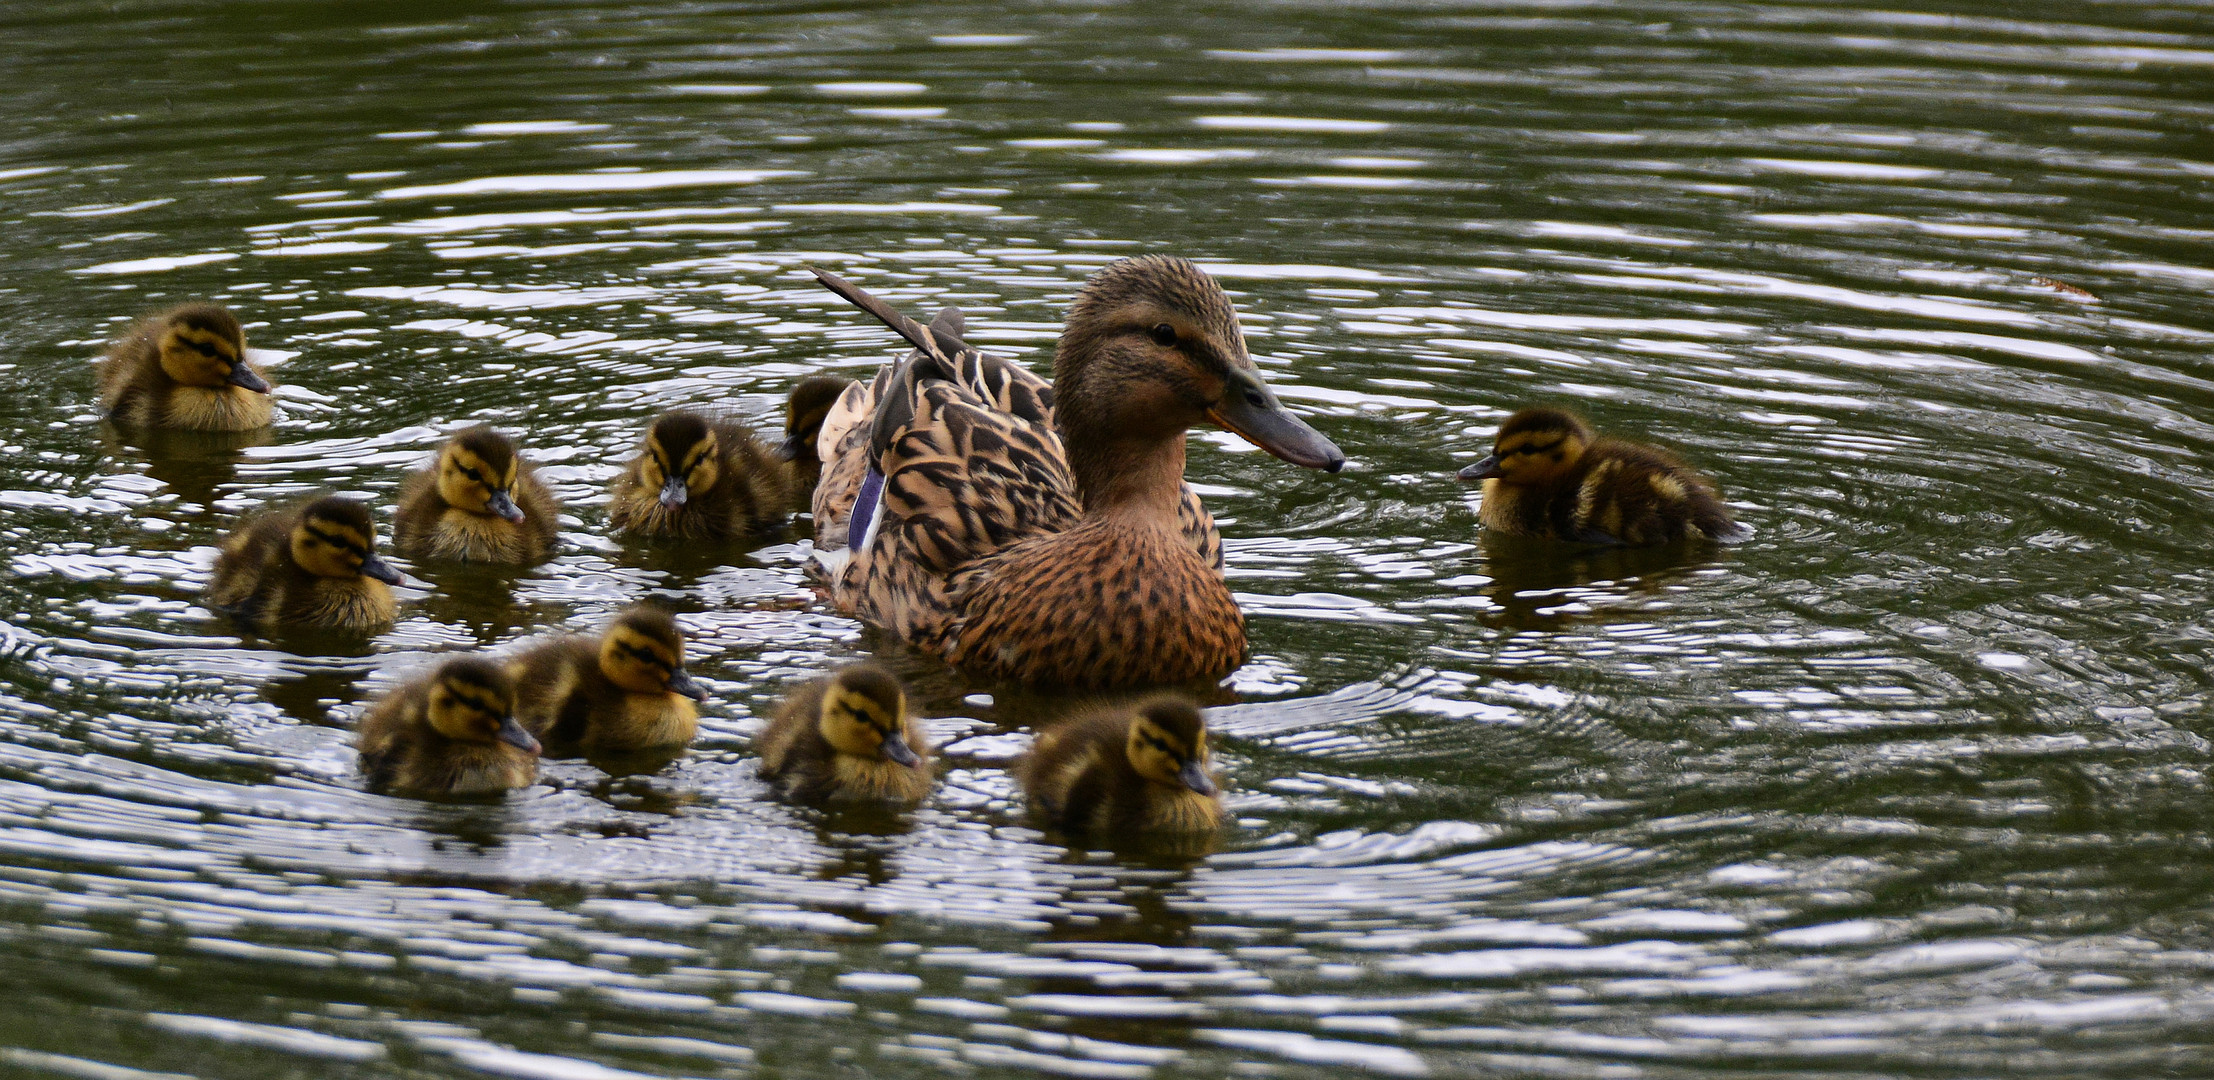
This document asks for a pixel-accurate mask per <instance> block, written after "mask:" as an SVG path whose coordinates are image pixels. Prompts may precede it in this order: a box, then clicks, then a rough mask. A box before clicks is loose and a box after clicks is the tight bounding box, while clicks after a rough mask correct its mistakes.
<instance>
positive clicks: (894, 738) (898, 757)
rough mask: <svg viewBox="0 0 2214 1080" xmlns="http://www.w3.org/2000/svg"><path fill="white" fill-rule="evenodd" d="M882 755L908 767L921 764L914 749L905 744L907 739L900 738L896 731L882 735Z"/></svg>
mask: <svg viewBox="0 0 2214 1080" xmlns="http://www.w3.org/2000/svg"><path fill="white" fill-rule="evenodd" d="M884 756H885V757H886V758H887V759H889V760H891V761H893V762H895V763H897V764H900V765H906V766H908V767H910V768H912V767H914V766H916V765H920V764H922V758H920V757H917V756H915V751H914V749H913V748H912V747H909V746H908V745H907V740H906V739H903V738H901V737H900V734H899V732H897V731H894V732H891V733H889V734H887V735H885V736H884Z"/></svg>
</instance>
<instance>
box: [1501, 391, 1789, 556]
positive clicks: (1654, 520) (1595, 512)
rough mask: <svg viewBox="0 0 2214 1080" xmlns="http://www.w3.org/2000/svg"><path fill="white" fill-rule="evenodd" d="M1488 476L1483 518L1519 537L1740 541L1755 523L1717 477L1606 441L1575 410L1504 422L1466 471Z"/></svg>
mask: <svg viewBox="0 0 2214 1080" xmlns="http://www.w3.org/2000/svg"><path fill="white" fill-rule="evenodd" d="M1460 478H1461V479H1463V480H1481V481H1483V483H1484V489H1483V491H1484V501H1483V506H1482V508H1481V509H1480V510H1479V511H1478V520H1480V521H1482V522H1483V523H1484V525H1485V526H1486V527H1488V528H1492V529H1497V530H1499V531H1500V532H1502V533H1508V534H1512V535H1517V536H1543V537H1550V538H1553V539H1556V540H1576V541H1581V542H1584V543H1591V544H1665V543H1668V542H1670V541H1673V540H1679V539H1682V538H1684V537H1686V536H1691V537H1707V538H1709V539H1713V540H1718V541H1720V542H1722V543H1725V544H1734V543H1737V542H1739V541H1741V540H1744V539H1746V538H1747V537H1750V536H1751V535H1753V530H1752V529H1751V528H1749V527H1747V526H1745V525H1742V524H1740V523H1738V521H1737V520H1736V519H1734V518H1732V517H1731V516H1730V511H1729V508H1728V507H1726V506H1723V505H1722V497H1721V495H1720V493H1718V492H1717V491H1716V490H1715V487H1714V482H1713V481H1711V480H1708V479H1707V478H1706V477H1704V476H1702V475H1700V474H1699V473H1698V472H1697V471H1696V470H1694V469H1692V467H1691V466H1689V465H1686V464H1684V463H1683V462H1682V461H1679V460H1677V459H1676V457H1675V455H1673V454H1670V453H1668V452H1667V451H1665V450H1661V449H1659V448H1658V447H1652V446H1645V445H1642V444H1639V443H1631V442H1621V441H1618V440H1615V439H1607V438H1600V437H1598V436H1596V435H1594V434H1593V433H1592V430H1591V428H1590V426H1589V425H1587V424H1585V423H1584V421H1583V419H1582V418H1580V417H1578V416H1576V415H1575V414H1574V413H1571V412H1567V411H1565V410H1562V409H1550V408H1537V409H1524V410H1522V411H1521V412H1518V413H1515V414H1514V415H1513V416H1510V417H1508V418H1507V422H1506V423H1504V424H1501V425H1500V426H1499V434H1498V436H1497V438H1496V439H1494V440H1493V443H1492V452H1491V456H1490V457H1487V458H1485V459H1483V460H1482V461H1479V462H1477V463H1476V464H1474V465H1470V466H1469V467H1467V468H1465V469H1462V470H1461V471H1460Z"/></svg>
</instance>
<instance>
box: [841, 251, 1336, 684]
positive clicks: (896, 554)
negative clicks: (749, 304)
mask: <svg viewBox="0 0 2214 1080" xmlns="http://www.w3.org/2000/svg"><path fill="white" fill-rule="evenodd" d="M815 276H816V277H817V278H819V279H821V280H822V282H823V283H824V284H825V285H827V286H828V287H830V288H831V289H832V290H833V291H835V292H837V293H838V294H839V295H840V296H843V297H845V298H846V299H847V300H849V301H852V302H853V303H854V304H856V305H858V306H859V307H861V308H862V309H863V310H865V311H868V312H869V313H870V314H872V315H875V316H876V317H877V318H879V319H882V320H884V322H885V323H887V324H888V325H890V326H891V327H892V328H893V329H894V330H897V331H899V333H900V335H901V336H902V337H905V338H906V339H907V340H908V341H909V342H911V343H913V344H914V346H915V347H916V348H917V349H918V350H920V352H918V353H916V354H914V355H913V356H911V357H910V358H909V359H908V360H906V361H905V362H903V363H901V364H900V365H899V366H898V367H897V368H896V369H895V368H887V369H885V370H883V371H880V372H879V373H878V374H877V377H876V379H875V381H874V382H872V383H870V384H867V385H856V386H854V387H852V388H850V389H848V390H847V391H846V392H845V394H844V396H843V397H841V398H840V399H839V402H838V404H837V406H835V407H834V408H833V409H832V410H831V413H830V416H829V417H828V418H827V419H826V420H825V421H824V423H823V430H822V434H821V436H820V437H819V438H818V440H817V445H818V447H819V448H821V449H823V450H824V451H825V452H824V454H823V461H824V476H823V482H822V483H821V484H820V485H819V486H818V487H817V488H816V489H815V522H816V528H817V534H816V548H817V550H818V552H819V554H818V555H817V566H818V570H817V572H818V573H819V574H820V575H821V576H822V577H823V578H824V579H825V581H826V584H827V586H828V591H829V593H830V598H831V601H832V602H833V603H834V604H835V605H836V606H837V607H838V608H839V609H841V610H843V611H847V612H851V613H853V614H855V615H858V616H859V617H861V618H863V619H865V620H867V621H869V622H872V623H875V624H877V625H878V626H881V627H884V628H885V629H887V630H890V631H892V632H893V633H894V634H896V635H897V636H899V637H901V638H904V639H906V640H908V641H911V642H914V643H915V644H917V645H919V646H921V647H923V648H924V649H927V650H929V651H932V652H936V653H939V654H941V655H943V656H944V657H945V658H946V659H947V660H948V661H950V662H952V663H953V664H954V665H955V666H957V667H960V668H962V669H964V670H966V671H968V672H970V673H971V674H973V675H979V676H982V677H985V678H993V679H1007V680H1013V681H1018V682H1024V683H1033V684H1051V685H1059V686H1068V687H1108V686H1133V685H1145V684H1160V683H1185V682H1191V681H1195V680H1201V679H1207V680H1212V679H1218V678H1220V677H1221V676H1223V675H1225V674H1227V673H1229V672H1230V671H1231V670H1232V669H1234V668H1236V667H1237V666H1238V664H1239V663H1240V662H1242V661H1243V660H1244V658H1245V618H1244V616H1243V615H1242V614H1241V613H1240V612H1239V611H1238V605H1237V601H1236V600H1235V599H1234V598H1233V597H1232V596H1231V594H1230V589H1229V586H1227V585H1225V584H1224V583H1223V578H1222V546H1221V543H1222V542H1221V538H1220V537H1219V536H1218V535H1217V534H1216V532H1215V525H1214V519H1213V518H1212V517H1210V516H1208V514H1207V511H1206V509H1205V508H1204V507H1203V506H1201V505H1200V502H1199V497H1198V495H1197V494H1195V493H1194V492H1193V491H1192V489H1191V487H1190V486H1189V485H1187V484H1185V483H1184V479H1183V478H1184V433H1185V430H1186V429H1188V428H1190V427H1191V426H1192V425H1193V424H1197V423H1199V422H1201V421H1203V420H1211V421H1213V422H1214V423H1217V424H1220V425H1221V426H1223V427H1225V428H1228V429H1229V430H1231V431H1233V432H1236V433H1237V434H1239V435H1241V436H1243V437H1244V438H1245V439H1247V440H1248V441H1250V442H1252V443H1254V444H1255V445H1257V446H1260V447H1261V448H1262V449H1265V450H1268V451H1269V452H1271V453H1273V454H1275V455H1276V456H1277V457H1279V458H1282V459H1284V460H1285V461H1288V462H1291V463H1292V464H1294V465H1301V466H1306V467H1308V468H1319V469H1326V470H1330V471H1333V472H1334V471H1336V470H1337V469H1338V468H1339V467H1340V466H1341V465H1343V464H1344V463H1345V456H1344V455H1343V454H1341V453H1339V452H1338V448H1337V447H1336V446H1335V445H1332V444H1331V442H1330V440H1328V439H1325V438H1323V437H1322V436H1321V435H1320V434H1317V433H1316V432H1315V430H1314V429H1313V428H1310V427H1308V426H1307V425H1306V424H1305V423H1303V422H1302V421H1300V420H1299V419H1298V418H1297V417H1295V416H1293V415H1292V414H1290V413H1289V412H1286V411H1285V410H1284V407H1283V405H1282V404H1280V403H1279V402H1278V401H1277V400H1276V395H1274V394H1272V393H1270V392H1269V389H1268V384H1266V383H1264V382H1262V381H1261V377H1260V373H1259V372H1258V371H1256V370H1255V369H1254V366H1253V361H1252V359H1251V358H1250V357H1248V356H1247V355H1246V349H1245V338H1244V335H1243V334H1241V333H1240V332H1239V330H1238V317H1237V311H1236V310H1235V309H1234V308H1232V307H1231V306H1230V299H1229V297H1227V296H1225V295H1223V292H1222V289H1221V287H1220V286H1218V285H1216V284H1215V281H1214V279H1213V278H1211V277H1208V276H1207V275H1206V274H1205V273H1204V272H1202V271H1201V270H1200V269H1199V268H1198V267H1196V266H1194V265H1192V264H1191V263H1190V262H1187V261H1185V260H1183V259H1177V258H1168V257H1162V256H1146V257H1142V258H1135V259H1124V260H1121V261H1119V262H1115V263H1112V264H1110V265H1109V266H1107V267H1106V268H1105V269H1102V270H1101V271H1099V272H1098V273H1097V274H1095V275H1093V276H1092V278H1091V280H1090V281H1088V282H1086V283H1085V284H1084V288H1083V289H1082V291H1080V292H1079V293H1078V294H1077V297H1076V301H1075V303H1074V304H1072V305H1071V306H1070V308H1069V313H1068V319H1067V324H1066V326H1065V327H1064V328H1063V330H1062V332H1061V340H1060V345H1059V348H1058V349H1057V350H1056V352H1055V354H1054V383H1053V385H1052V386H1050V387H1049V386H1047V385H1046V383H1045V382H1044V381H1043V380H1041V379H1039V378H1038V377H1037V376H1036V375H1033V374H1031V373H1030V372H1028V371H1026V370H1024V369H1023V368H1021V367H1019V366H1017V365H1015V364H1012V363H1009V362H1007V361H1004V360H999V359H996V358H993V357H988V356H985V355H983V354H982V353H980V352H978V351H976V350H975V349H972V348H970V347H969V346H968V345H967V344H965V343H964V342H962V341H961V340H960V338H959V337H957V336H955V335H954V334H953V333H951V332H950V330H949V327H950V326H957V325H958V322H957V314H958V313H948V315H941V316H940V318H939V319H938V321H937V322H936V323H934V324H933V325H932V326H930V327H927V328H926V327H924V326H922V325H920V324H918V323H916V322H915V321H913V320H911V319H909V318H907V317H906V316H903V315H901V314H899V313H898V312H896V311H893V310H892V309H891V308H890V307H888V306H886V305H885V304H884V303H883V302H882V301H879V300H878V299H876V298H875V297H873V296H870V295H869V294H868V293H866V292H863V291H862V290H860V289H858V288H856V287H854V286H853V285H851V284H849V283H847V282H845V281H843V280H840V279H839V278H837V277H835V276H833V275H830V274H826V273H823V272H822V271H819V270H818V271H816V272H815ZM949 315H950V316H952V317H949Z"/></svg>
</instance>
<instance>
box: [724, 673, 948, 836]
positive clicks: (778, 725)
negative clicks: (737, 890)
mask: <svg viewBox="0 0 2214 1080" xmlns="http://www.w3.org/2000/svg"><path fill="white" fill-rule="evenodd" d="M754 746H755V748H756V749H757V750H759V751H760V752H761V776H762V778H763V779H765V780H767V781H769V782H770V783H771V784H774V785H775V786H776V789H777V790H778V791H779V792H782V793H783V795H784V797H785V798H788V799H797V800H801V801H807V802H812V801H816V800H822V799H828V800H834V801H841V802H894V803H913V802H919V801H921V800H922V798H923V796H925V795H928V794H930V787H931V783H932V776H931V772H930V741H929V740H928V739H927V738H925V737H924V735H923V732H922V727H921V726H920V725H918V724H917V723H915V717H914V715H913V714H912V713H910V712H908V711H907V694H906V693H905V692H904V691H902V690H901V689H900V685H899V679H898V678H897V677H895V676H894V675H893V674H892V673H891V672H889V671H886V670H884V669H883V668H881V667H878V666H876V665H875V664H866V663H864V664H854V665H852V666H851V667H846V668H841V669H839V670H838V671H837V672H835V673H833V674H831V675H828V676H826V677H824V678H820V679H816V680H814V681H813V682H809V683H807V684H805V685H803V686H801V687H800V688H799V689H797V690H795V691H793V692H792V694H791V696H790V697H787V698H785V699H784V703H783V704H782V705H780V706H778V707H777V711H776V716H775V717H774V718H772V719H771V720H770V721H769V726H768V727H767V728H765V729H764V730H763V731H762V732H761V737H760V738H758V739H756V740H755V741H754Z"/></svg>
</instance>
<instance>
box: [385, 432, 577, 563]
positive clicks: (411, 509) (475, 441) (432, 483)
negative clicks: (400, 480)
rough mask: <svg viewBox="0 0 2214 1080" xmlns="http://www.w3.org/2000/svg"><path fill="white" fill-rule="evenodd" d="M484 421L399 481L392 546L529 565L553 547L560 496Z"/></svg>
mask: <svg viewBox="0 0 2214 1080" xmlns="http://www.w3.org/2000/svg"><path fill="white" fill-rule="evenodd" d="M533 471H534V470H533V469H532V468H531V465H530V463H529V462H526V461H524V460H523V459H522V457H521V456H519V455H518V454H517V453H516V450H515V442H514V440H512V439H509V438H508V437H507V436H505V435H502V434H500V433H499V432H497V431H494V430H492V429H491V428H488V427H474V428H470V429H468V430H467V431H463V432H460V433H457V434H456V435H455V436H454V437H453V438H451V439H448V440H446V445H444V446H441V447H439V448H438V461H437V463H436V464H435V465H433V466H431V467H430V468H428V469H425V470H422V471H421V472H418V473H415V474H414V475H412V476H410V477H408V478H407V482H406V483H404V484H402V485H401V487H400V512H399V513H398V514H396V515H394V517H393V519H392V545H393V546H394V547H396V548H398V549H400V550H401V551H403V552H405V553H407V554H408V555H411V556H414V557H416V558H432V559H456V560H460V561H462V562H489V563H510V564H514V565H518V566H532V565H536V564H538V563H541V562H544V561H546V556H548V555H550V554H552V553H553V545H554V537H555V536H556V535H557V534H558V533H559V532H560V522H559V521H558V520H557V515H559V514H560V512H561V503H560V501H559V500H557V499H555V498H554V496H553V492H551V491H548V490H546V485H545V484H543V483H541V482H540V481H539V479H538V478H537V477H536V476H534V475H532V473H533Z"/></svg>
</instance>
